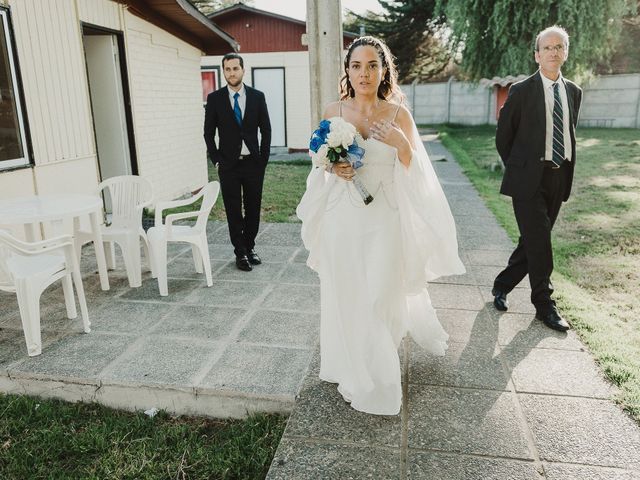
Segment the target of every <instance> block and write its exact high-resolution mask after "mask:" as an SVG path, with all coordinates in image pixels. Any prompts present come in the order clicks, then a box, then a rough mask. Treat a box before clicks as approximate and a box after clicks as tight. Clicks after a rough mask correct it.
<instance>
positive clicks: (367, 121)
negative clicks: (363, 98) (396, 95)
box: [357, 99, 380, 123]
mask: <svg viewBox="0 0 640 480" xmlns="http://www.w3.org/2000/svg"><path fill="white" fill-rule="evenodd" d="M379 106H380V99H376V103H375V104H374V105H373V107H371V109H370V110H369V113H368V114H367V115H366V117H364V121H365V122H366V123H369V118H371V117H372V116H373V114H374V113H375V112H376V110H378V107H379ZM357 112H358V113H359V114H361V115H364V114H365V113H364V111H361V110H357Z"/></svg>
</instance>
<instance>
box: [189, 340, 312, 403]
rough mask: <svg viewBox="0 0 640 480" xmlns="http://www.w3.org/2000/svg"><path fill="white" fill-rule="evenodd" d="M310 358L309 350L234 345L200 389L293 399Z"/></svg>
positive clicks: (214, 366)
mask: <svg viewBox="0 0 640 480" xmlns="http://www.w3.org/2000/svg"><path fill="white" fill-rule="evenodd" d="M311 355H312V352H311V350H308V349H299V348H283V347H270V346H269V347H267V346H262V345H252V344H248V343H235V344H231V345H228V346H227V348H226V350H225V351H224V352H223V353H222V355H221V357H220V358H219V360H218V361H217V362H216V363H215V364H214V365H213V367H212V368H211V370H210V371H209V373H207V374H206V375H205V376H204V378H203V379H202V381H201V382H199V384H198V388H199V389H200V390H204V389H209V390H227V391H241V392H244V393H245V394H252V395H255V396H259V395H265V394H266V395H281V396H286V397H289V398H290V399H291V400H293V398H294V397H295V396H296V394H297V393H298V390H299V388H300V384H301V383H302V379H303V378H304V375H305V374H306V372H307V368H308V367H309V360H310V359H311Z"/></svg>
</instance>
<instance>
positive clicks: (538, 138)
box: [496, 72, 582, 201]
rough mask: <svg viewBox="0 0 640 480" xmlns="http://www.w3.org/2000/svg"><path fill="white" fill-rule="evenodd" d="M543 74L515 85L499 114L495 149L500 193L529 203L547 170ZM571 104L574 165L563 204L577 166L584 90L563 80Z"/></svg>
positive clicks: (570, 122) (570, 123)
mask: <svg viewBox="0 0 640 480" xmlns="http://www.w3.org/2000/svg"><path fill="white" fill-rule="evenodd" d="M541 75H542V74H541V73H540V72H537V73H535V74H534V75H531V76H530V77H528V78H526V79H524V80H522V81H521V82H518V83H514V84H513V85H511V88H510V89H509V96H508V97H507V101H506V102H505V104H504V106H503V107H502V109H501V110H500V118H499V119H498V129H497V131H496V148H497V149H498V153H499V154H500V158H501V159H502V161H503V163H504V166H505V172H504V177H503V179H502V186H501V188H500V193H502V194H504V195H508V196H510V197H513V198H515V199H529V198H532V197H533V195H534V194H535V193H536V191H537V189H538V187H539V186H540V182H541V180H542V173H543V170H544V162H542V161H541V159H544V153H545V135H546V121H547V120H546V119H547V117H546V114H545V113H546V112H545V100H544V87H543V84H542V78H541ZM564 82H565V85H566V87H567V88H566V92H567V103H568V104H569V127H570V128H569V130H570V132H571V147H572V148H571V150H572V155H571V162H570V163H569V164H568V165H566V166H563V168H569V169H570V172H569V175H568V176H567V178H568V180H567V181H568V185H567V186H566V187H567V188H566V190H565V197H564V201H567V199H568V198H569V194H570V193H571V183H572V181H573V169H574V166H575V163H576V133H575V128H576V125H577V123H578V113H579V112H580V103H581V101H582V90H581V89H580V87H578V86H577V85H576V84H575V83H573V82H571V81H569V80H567V79H564Z"/></svg>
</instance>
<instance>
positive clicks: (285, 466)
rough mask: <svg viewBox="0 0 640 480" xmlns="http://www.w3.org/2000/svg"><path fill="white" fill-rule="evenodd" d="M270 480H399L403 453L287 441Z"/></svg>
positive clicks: (268, 475)
mask: <svg viewBox="0 0 640 480" xmlns="http://www.w3.org/2000/svg"><path fill="white" fill-rule="evenodd" d="M266 478H267V480H292V479H295V480H319V479H323V480H325V479H326V480H329V479H331V480H338V479H339V480H360V479H365V478H367V479H394V478H398V479H399V478H400V451H399V450H390V449H387V448H380V447H375V446H356V445H349V444H334V443H331V444H322V443H312V442H308V441H304V440H299V439H290V438H285V439H283V441H282V442H281V443H280V447H279V448H278V451H277V452H276V456H275V457H274V459H273V462H272V464H271V469H270V470H269V473H268V474H267V477H266Z"/></svg>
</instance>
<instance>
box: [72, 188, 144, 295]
mask: <svg viewBox="0 0 640 480" xmlns="http://www.w3.org/2000/svg"><path fill="white" fill-rule="evenodd" d="M105 190H106V193H107V194H108V198H109V199H110V200H111V208H112V213H111V223H110V224H109V225H104V226H102V240H103V243H104V245H105V254H106V257H107V265H108V266H109V268H110V269H112V270H113V269H115V268H116V264H115V249H114V248H113V244H114V243H117V244H118V245H119V246H120V249H121V250H122V257H123V260H124V266H125V269H126V270H127V278H128V279H129V286H130V287H139V286H140V285H142V272H141V271H142V261H141V257H140V239H142V241H143V247H144V251H145V257H146V258H147V261H148V262H149V269H150V270H151V271H152V272H153V261H152V259H151V256H150V255H149V244H148V242H147V235H146V233H145V231H144V229H143V228H142V210H143V209H144V208H145V207H148V206H150V205H151V203H152V199H153V191H152V187H151V183H149V181H148V180H146V179H145V178H142V177H139V176H136V175H121V176H118V177H112V178H109V179H107V180H105V181H103V182H102V183H100V184H99V185H98V194H101V193H102V192H103V191H105ZM74 230H75V232H74V233H75V244H76V250H77V252H78V258H80V254H81V249H82V245H84V244H85V243H89V242H91V241H92V237H91V233H90V232H87V231H84V230H81V229H80V227H79V226H78V225H76V227H75V229H74Z"/></svg>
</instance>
